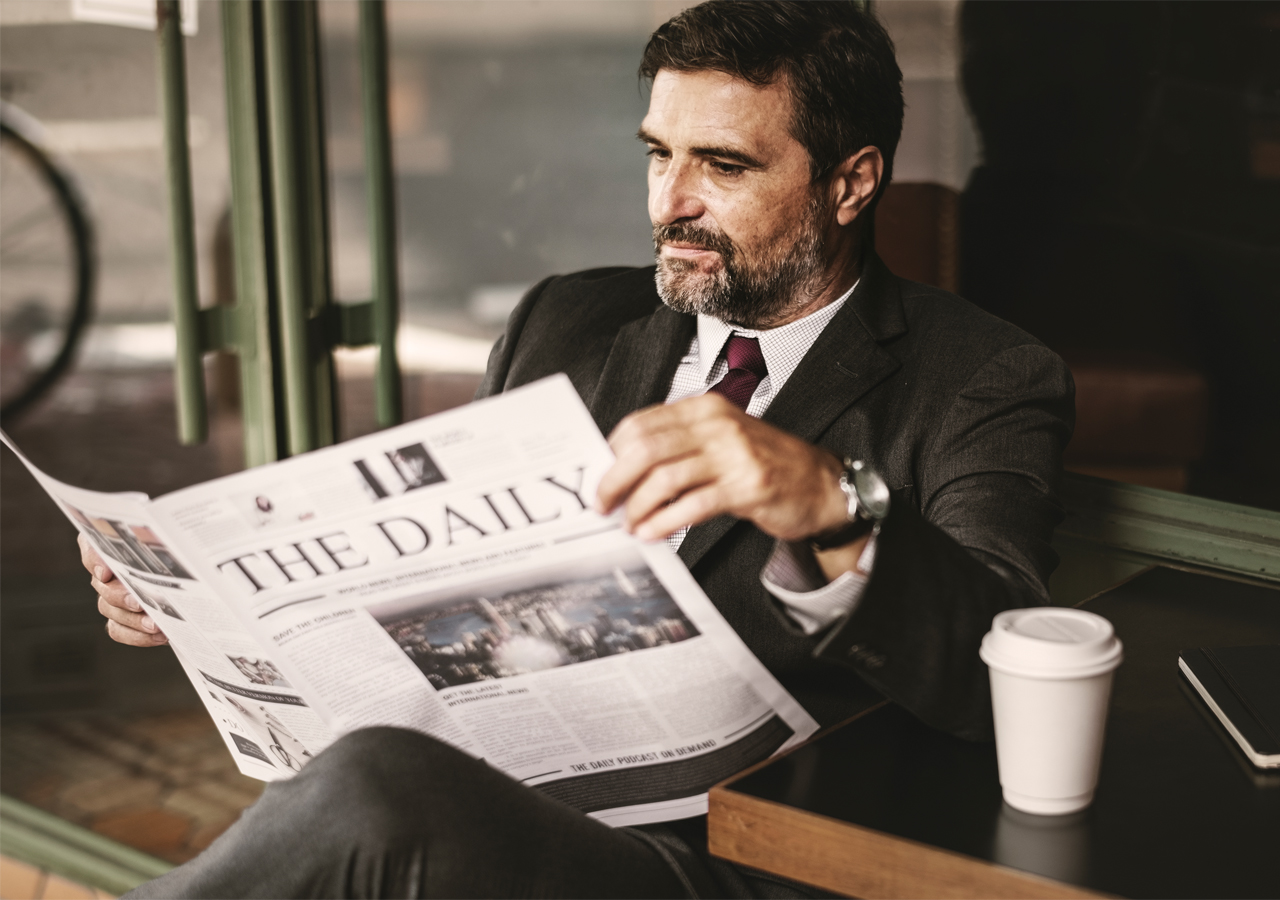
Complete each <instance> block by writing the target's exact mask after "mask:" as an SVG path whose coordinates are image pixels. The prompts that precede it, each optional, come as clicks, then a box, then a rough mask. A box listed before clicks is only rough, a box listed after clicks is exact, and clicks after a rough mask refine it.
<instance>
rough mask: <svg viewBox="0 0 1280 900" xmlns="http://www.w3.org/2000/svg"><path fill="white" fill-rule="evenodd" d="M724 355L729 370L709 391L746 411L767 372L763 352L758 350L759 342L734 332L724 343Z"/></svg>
mask: <svg viewBox="0 0 1280 900" xmlns="http://www.w3.org/2000/svg"><path fill="white" fill-rule="evenodd" d="M724 355H725V358H726V359H727V360H728V361H729V371H728V372H726V373H725V376H724V378H721V379H720V381H719V383H718V384H716V385H715V387H713V388H711V391H712V392H714V393H717V394H719V395H720V396H721V397H724V398H725V399H726V400H728V401H729V402H730V403H732V404H733V405H734V406H736V407H738V409H740V410H742V411H743V412H746V410H747V404H748V403H750V402H751V395H752V394H754V393H755V392H756V386H757V385H759V384H760V379H761V378H764V376H765V375H767V374H768V373H769V370H768V369H766V368H765V365H764V354H763V353H761V352H760V342H759V341H757V340H756V339H755V338H749V337H743V336H742V335H740V334H735V335H733V336H732V337H731V338H729V343H728V344H727V345H725V349H724Z"/></svg>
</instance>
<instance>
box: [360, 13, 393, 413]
mask: <svg viewBox="0 0 1280 900" xmlns="http://www.w3.org/2000/svg"><path fill="white" fill-rule="evenodd" d="M387 59H388V50H387V20H386V7H385V4H384V3H383V0H360V69H361V88H362V90H363V94H364V158H365V177H366V178H367V179H368V182H367V186H366V190H367V191H368V202H369V243H370V246H371V250H372V252H371V254H370V255H371V256H372V259H373V273H372V274H373V340H374V343H375V344H377V345H378V369H377V374H376V377H375V381H374V384H375V385H376V388H377V390H376V393H375V398H376V404H377V421H378V424H379V425H380V426H382V427H384V428H385V427H387V426H389V425H396V424H399V422H400V421H401V418H402V415H403V413H402V410H401V403H402V401H401V396H400V362H399V359H398V358H397V356H396V323H397V321H398V320H399V317H400V284H399V272H398V270H397V266H396V260H397V256H398V253H397V247H396V202H395V169H394V168H393V166H392V164H391V121H390V114H389V103H388V77H387Z"/></svg>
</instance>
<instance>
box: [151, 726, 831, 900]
mask: <svg viewBox="0 0 1280 900" xmlns="http://www.w3.org/2000/svg"><path fill="white" fill-rule="evenodd" d="M699 842H700V846H699ZM796 887H798V886H794V885H790V884H786V883H781V882H776V881H774V880H773V879H768V878H764V879H760V878H755V877H751V876H750V875H748V876H746V877H744V875H743V873H740V872H739V871H738V870H737V869H735V868H734V867H732V866H730V865H728V864H726V863H723V862H721V861H719V860H714V859H712V858H710V857H709V856H708V855H707V853H706V838H705V821H704V820H703V819H695V820H688V821H686V822H683V823H673V824H672V825H665V826H646V827H644V828H622V829H615V828H609V827H608V826H606V825H602V824H600V823H599V822H597V821H595V820H594V819H591V818H589V817H587V816H585V815H583V814H582V813H580V812H578V811H577V810H575V809H573V808H571V807H568V806H565V805H564V804H562V803H560V802H558V801H556V800H552V799H551V798H549V797H547V796H545V795H544V794H542V793H541V792H539V791H536V790H533V789H530V788H527V787H525V786H524V785H521V784H520V783H518V782H516V781H514V780H512V779H511V778H508V777H507V776H506V775H503V774H502V773H500V772H498V771H496V770H494V769H492V768H490V767H489V766H487V765H486V764H485V763H484V762H482V761H479V760H475V759H472V758H471V757H469V756H467V755H466V754H464V753H462V752H460V751H458V750H456V749H454V748H453V747H450V746H449V745H447V744H443V743H441V742H439V741H436V740H433V739H432V738H429V737H425V736H424V735H421V734H418V733H416V732H412V731H405V730H402V729H398V728H370V729H365V730H362V731H357V732H353V733H351V734H348V735H346V736H345V737H343V738H342V739H341V740H338V741H336V742H335V743H334V744H333V745H332V746H330V747H329V748H328V749H326V750H325V751H324V752H323V753H321V754H319V755H318V756H317V757H316V758H315V759H314V760H312V761H311V762H310V763H308V764H307V766H306V768H304V769H303V770H302V771H301V772H300V773H299V774H298V775H296V776H294V777H293V778H291V779H289V780H287V781H282V782H276V783H273V784H270V785H268V786H267V788H266V790H265V791H264V792H263V795H262V798H261V799H260V800H259V801H258V802H257V803H256V804H254V806H252V807H250V808H249V809H248V810H246V811H245V813H244V815H242V816H241V817H240V820H239V821H238V822H236V823H235V824H234V825H233V826H232V827H231V828H230V829H228V830H227V832H226V833H225V834H223V835H222V836H221V837H220V838H218V840H216V841H215V842H214V843H213V844H212V845H211V846H210V847H209V848H208V849H207V850H205V851H204V852H203V853H202V854H200V855H199V856H198V857H196V858H195V859H193V860H191V861H190V862H188V863H186V864H185V865H182V866H179V867H178V868H176V869H174V870H172V871H171V872H169V873H168V874H166V875H163V876H161V877H160V878H157V879H156V880H154V881H151V882H149V883H147V884H144V885H142V886H140V887H138V888H136V889H135V890H133V891H131V892H130V893H129V894H127V895H126V896H127V897H166V898H171V897H219V898H228V897H699V896H701V897H722V896H733V897H755V896H769V897H772V896H793V897H795V896H806V894H805V893H803V892H802V891H797V890H795V888H796Z"/></svg>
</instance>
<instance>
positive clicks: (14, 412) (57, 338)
mask: <svg viewBox="0 0 1280 900" xmlns="http://www.w3.org/2000/svg"><path fill="white" fill-rule="evenodd" d="M42 145H43V141H42V140H41V137H40V128H39V124H38V123H37V122H35V120H34V119H32V118H31V117H30V116H28V115H27V114H26V113H24V112H22V110H20V109H18V108H17V107H15V106H13V105H12V104H9V103H5V102H3V101H0V424H3V425H4V426H5V427H8V426H10V425H11V424H12V422H13V420H14V419H15V418H16V417H17V416H18V415H19V414H21V413H22V412H23V411H25V410H27V409H29V408H30V407H31V405H32V404H34V403H35V402H36V401H37V400H38V399H39V398H40V397H41V396H43V395H44V394H45V392H46V391H48V390H49V388H51V387H52V386H53V385H54V383H55V382H57V380H58V379H59V378H60V377H61V376H62V375H63V374H64V373H65V372H66V371H67V370H68V369H69V368H70V366H71V364H72V362H73V361H74V359H75V351H76V346H77V344H78V343H79V341H80V339H81V337H82V336H83V334H84V331H85V328H86V326H87V325H88V323H89V319H90V316H91V314H92V308H93V288H94V277H95V273H96V260H95V255H94V240H93V228H92V225H91V223H90V221H89V217H88V215H87V213H86V211H85V206H84V203H83V201H82V200H81V197H80V193H79V191H78V190H77V189H76V186H75V183H74V181H73V180H72V178H71V176H70V175H69V174H68V173H67V172H66V171H65V170H64V169H63V168H62V167H61V166H60V165H59V164H58V163H56V162H55V161H54V160H53V159H52V158H51V157H50V155H49V153H48V152H47V151H46V150H44V149H43V146H42Z"/></svg>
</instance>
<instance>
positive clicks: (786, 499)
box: [86, 0, 1072, 896]
mask: <svg viewBox="0 0 1280 900" xmlns="http://www.w3.org/2000/svg"><path fill="white" fill-rule="evenodd" d="M641 73H642V75H644V76H645V77H647V78H651V79H652V88H653V90H652V99H651V103H650V108H649V112H648V114H647V115H646V116H645V119H644V121H643V123H642V125H641V129H640V138H641V139H642V140H643V141H644V142H645V144H646V145H647V146H648V148H649V154H650V168H649V190H650V201H649V212H650V216H651V218H652V220H653V224H654V243H655V248H656V252H657V257H658V260H657V268H656V270H655V269H640V270H631V269H607V270H597V271H592V272H585V273H580V274H577V275H571V276H567V277H563V278H551V279H547V280H546V281H544V282H542V283H541V284H539V285H537V286H535V287H534V288H533V289H532V290H531V291H530V292H529V294H528V295H527V296H526V297H525V299H524V300H523V301H522V302H521V304H520V306H519V307H518V308H517V309H516V311H515V312H514V313H513V315H512V317H511V319H510V322H509V323H508V327H507V331H506V333H505V335H504V336H503V338H502V339H501V340H500V341H499V342H498V344H497V345H496V346H495V348H494V351H493V354H492V356H491V358H490V364H489V370H488V373H487V375H486V377H485V381H484V383H483V385H482V387H481V389H480V395H481V396H484V395H488V394H492V393H495V392H497V391H500V390H505V389H507V388H511V387H514V386H516V385H519V384H523V383H526V382H529V381H532V380H535V379H537V378H540V377H542V376H544V375H549V374H552V373H554V372H560V371H563V372H566V373H567V374H568V375H569V377H570V378H571V380H572V381H573V383H574V385H575V386H576V387H577V389H578V391H579V392H580V393H581V394H582V396H583V398H584V400H585V401H586V402H587V404H588V407H589V408H590V409H591V411H592V413H593V415H594V416H595V418H596V421H597V423H598V424H599V425H600V427H601V429H602V430H603V431H605V432H606V433H610V442H611V444H612V446H613V448H614V450H615V452H616V455H617V462H616V463H615V465H614V466H613V468H612V469H611V470H610V471H609V472H608V473H607V474H606V475H605V477H604V479H603V480H602V482H601V485H600V491H599V505H600V507H601V509H602V510H606V511H607V510H611V509H614V508H618V507H621V508H622V509H623V510H624V511H625V518H626V521H627V525H628V527H629V528H631V529H632V530H633V531H634V532H635V533H636V534H637V535H639V536H640V537H642V538H645V539H650V540H657V539H664V538H665V539H668V540H669V541H670V542H671V543H672V544H673V545H675V546H678V550H679V553H680V555H681V557H682V558H683V559H684V561H685V563H686V564H687V565H688V566H689V567H690V570H691V571H692V572H693V574H694V575H695V577H696V578H697V579H698V581H699V583H700V584H701V585H702V587H703V588H704V590H705V591H706V593H707V594H708V596H709V597H710V598H711V599H712V601H713V602H714V603H715V604H716V606H717V607H718V608H719V609H720V611H721V612H722V614H723V615H724V616H725V618H726V619H727V620H728V621H729V622H730V624H731V625H732V626H733V627H734V628H735V629H736V630H737V631H738V633H739V634H740V635H741V636H742V638H743V640H744V641H745V642H746V643H747V645H748V646H749V647H750V648H751V650H752V651H753V652H754V653H755V654H756V655H757V656H758V657H759V658H760V659H761V660H762V661H763V662H764V663H765V665H766V666H768V668H769V669H770V670H771V671H772V672H773V673H774V675H775V676H776V677H778V679H779V680H780V681H781V682H782V683H783V684H784V685H785V686H786V687H787V689H788V690H789V691H790V692H791V693H792V694H793V695H794V696H795V697H796V699H797V700H799V701H800V702H801V703H802V704H803V705H804V706H805V708H806V709H808V710H809V712H810V713H811V714H812V715H813V716H814V717H815V718H816V719H818V720H819V722H821V723H822V724H824V725H830V724H834V723H836V722H838V721H840V720H841V719H843V718H846V717H848V716H850V715H852V714H854V713H856V712H858V711H859V710H861V709H864V708H866V707H867V706H868V705H869V704H870V703H872V702H875V700H876V699H878V698H879V696H881V695H884V696H888V697H889V698H891V699H893V700H895V701H897V702H899V703H901V704H902V705H903V706H905V707H906V708H908V709H910V710H911V711H912V712H914V713H915V714H916V715H918V716H919V717H920V718H922V719H923V720H924V721H926V722H928V723H930V724H932V725H935V726H936V727H939V728H944V729H947V730H949V731H952V732H954V733H957V734H961V735H965V736H968V737H982V736H985V735H987V733H988V732H989V730H990V711H989V696H988V689H987V684H986V671H985V669H984V668H983V666H982V665H981V663H980V662H979V660H978V656H977V649H978V642H979V639H980V637H981V635H982V634H983V633H984V632H985V631H986V630H987V628H988V626H989V624H990V621H991V618H992V616H993V615H994V614H995V613H996V612H997V611H999V610H1001V609H1004V608H1008V607H1012V606H1020V605H1028V604H1034V603H1040V602H1044V601H1045V600H1046V599H1047V592H1046V589H1045V580H1046V578H1047V577H1048V574H1049V572H1050V571H1051V569H1052V567H1053V565H1054V564H1055V562H1056V559H1055V557H1054V555H1053V553H1052V551H1051V550H1050V548H1049V544H1048V542H1049V538H1050V535H1051V532H1052V529H1053V526H1054V525H1055V524H1056V523H1057V521H1058V520H1059V518H1060V515H1061V513H1060V511H1059V507H1058V505H1057V503H1056V501H1055V499H1054V495H1053V488H1054V482H1055V480H1056V477H1057V473H1058V472H1059V470H1060V455H1061V450H1062V446H1063V445H1064V444H1065V443H1066V440H1067V438H1068V437H1069V434H1070V421H1071V418H1072V400H1071V395H1072V387H1071V382H1070V377H1069V375H1068V373H1067V371H1066V369H1065V367H1064V366H1063V364H1062V363H1061V361H1060V360H1058V359H1057V357H1055V356H1054V355H1053V354H1052V353H1050V352H1049V351H1048V350H1046V349H1045V348H1044V347H1043V346H1041V345H1040V344H1039V343H1037V342H1036V341H1035V340H1034V339H1032V338H1030V337H1028V336H1027V335H1026V334H1024V333H1022V332H1020V331H1018V330H1017V329H1015V328H1013V327H1011V326H1009V325H1006V324H1005V323H1002V322H1000V321H998V320H995V319H993V318H991V317H989V316H986V315H984V314H983V313H981V312H980V311H978V310H976V309H975V308H973V307H972V306H969V305H968V304H966V303H965V302H964V301H962V300H960V299H959V298H957V297H954V296H952V295H950V294H947V293H945V292H942V291H939V290H936V289H933V288H928V287H925V286H923V285H918V284H911V283H908V282H904V281H901V280H900V279H898V278H896V277H894V276H893V275H892V274H890V273H889V272H888V271H887V270H886V269H885V268H884V266H883V264H882V263H880V262H879V260H878V259H877V258H876V256H875V254H874V252H873V249H872V246H871V233H872V232H871V222H872V214H873V210H874V208H875V203H876V201H877V199H878V198H879V196H880V195H881V193H882V192H883V189H884V186H885V184H887V182H888V180H889V177H890V173H891V169H892V162H893V153H894V149H895V148H896V145H897V141H898V136H899V133H900V130H901V124H902V94H901V73H900V71H899V69H898V67H897V64H896V62H895V61H894V59H893V48H892V44H891V43H890V41H889V39H888V36H887V35H886V34H885V33H884V31H883V29H882V28H881V27H880V26H879V25H878V24H877V23H875V21H874V20H873V19H871V18H869V17H868V16H866V15H865V14H863V13H862V12H860V11H859V10H858V9H857V8H856V7H855V6H853V5H852V4H845V3H787V2H747V3H737V2H729V0H711V2H709V3H705V4H703V5H702V6H699V7H696V8H694V9H692V10H689V11H687V12H685V13H683V14H681V15H680V16H677V17H676V18H675V19H673V20H672V21H671V22H668V23H667V24H666V25H664V26H662V27H661V28H659V29H658V31H657V32H656V33H655V34H654V36H653V38H652V39H651V41H650V43H649V46H648V48H647V49H646V51H645V56H644V60H643V63H642V66H641ZM846 460H857V461H859V462H860V463H862V464H863V466H864V468H868V467H869V468H871V469H874V470H876V471H878V473H879V475H880V476H881V477H882V478H883V479H884V481H886V482H887V483H888V485H889V486H890V487H891V488H892V498H891V501H890V507H889V511H888V515H887V517H885V518H883V520H882V521H880V522H879V527H878V529H874V530H868V529H867V528H866V527H861V523H859V522H857V521H853V522H851V516H850V503H849V496H848V494H847V492H846V490H845V489H844V488H843V487H842V485H841V475H842V473H844V474H845V475H846V481H847V479H848V476H849V475H851V474H852V473H851V472H847V471H846ZM854 518H855V519H856V517H854ZM86 565H89V566H90V567H96V566H100V565H101V562H100V560H97V559H96V557H93V556H91V555H87V557H86ZM104 578H106V579H107V580H106V581H105V582H104V580H103V579H104ZM113 584H114V582H112V581H110V576H109V574H108V573H106V572H105V571H102V572H101V573H100V574H98V575H97V576H96V577H95V586H96V587H97V588H98V590H99V593H100V594H101V596H102V599H101V602H100V608H101V609H102V610H103V612H104V613H105V614H106V615H107V617H108V619H109V620H110V622H109V625H108V628H109V630H110V631H111V633H112V636H113V637H116V638H117V639H122V640H125V641H127V642H131V643H153V642H157V641H162V640H163V639H162V637H158V636H157V635H158V632H157V631H156V630H155V628H154V625H151V624H149V620H148V619H146V618H145V617H142V616H141V615H140V611H138V610H134V609H130V608H129V606H130V602H131V601H128V600H127V599H125V597H124V596H123V591H121V590H120V589H119V588H117V587H114V586H113ZM704 828H705V825H704V822H703V820H702V819H693V820H686V821H684V822H679V823H670V824H667V825H661V826H649V827H646V828H638V829H619V830H610V829H608V828H606V827H604V826H602V825H599V824H598V823H596V822H593V821H591V820H589V819H587V818H586V817H585V816H582V815H581V814H579V813H576V812H575V811H573V810H570V809H568V808H567V807H562V806H559V805H558V804H555V803H554V802H552V801H550V800H548V799H547V798H545V797H543V796H542V795H540V794H538V793H537V792H536V791H531V790H528V789H526V788H523V787H521V786H519V785H517V784H515V783H514V782H511V781H509V780H507V779H505V778H504V777H503V776H501V775H498V774H496V773H494V772H492V771H490V770H489V769H487V768H486V767H485V766H484V765H483V764H482V763H479V762H476V761H474V760H471V759H469V758H466V757H464V756H463V755H462V754H460V753H458V752H457V751H454V750H452V748H449V747H447V746H445V745H443V744H439V743H438V742H435V741H432V740H431V739H429V738H425V737H422V736H421V735H417V734H413V733H410V732H405V731H399V730H395V729H375V730H369V731H364V732H357V733H355V734H353V735H349V736H347V737H345V738H343V739H342V740H340V741H339V742H337V743H336V744H334V745H333V747H331V748H330V749H328V750H326V751H325V752H324V753H321V754H320V755H319V756H318V757H317V758H316V759H315V760H314V761H312V762H310V763H309V764H308V765H307V767H306V768H305V769H304V770H303V771H302V773H301V774H300V775H299V776H297V777H296V778H294V779H292V780H291V781H289V782H285V783H283V784H282V785H273V786H271V787H269V788H268V789H267V792H266V794H264V798H263V800H262V801H261V802H260V803H259V804H258V805H257V806H255V807H254V808H253V809H251V810H250V811H249V812H248V813H246V815H245V817H244V818H243V819H242V820H241V822H240V823H238V824H237V825H236V826H235V827H234V828H233V829H231V831H229V832H228V833H227V834H226V835H224V837H223V838H221V839H220V840H219V841H218V842H216V843H215V844H214V845H213V847H211V848H210V850H209V851H207V852H206V853H205V854H204V855H202V856H201V857H200V858H198V859H197V860H195V861H193V862H192V863H190V864H188V865H187V866H184V867H182V868H181V869H179V870H177V871H175V872H174V873H171V874H170V875H169V876H165V878H162V879H160V880H158V881H157V882H154V883H152V884H151V885H148V886H144V888H143V889H141V891H140V892H139V894H138V895H139V896H236V895H245V894H253V895H276V896H280V895H288V896H294V895H300V894H308V895H316V896H319V895H326V896H353V895H370V896H372V895H379V896H386V895H392V894H405V893H412V894H414V895H444V896H448V895H491V896H499V895H501V896H514V895H526V894H542V895H562V896H587V895H594V896H607V895H635V896H680V895H700V896H720V895H732V896H798V895H802V891H801V889H800V888H799V887H797V886H795V885H788V884H782V883H780V882H777V881H772V880H770V879H767V878H764V877H763V876H759V875H758V874H752V873H749V872H747V871H746V870H739V869H737V868H735V867H733V866H730V865H728V864H725V863H723V862H720V861H717V860H713V859H711V858H709V856H708V855H707V853H706V841H705V831H704Z"/></svg>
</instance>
